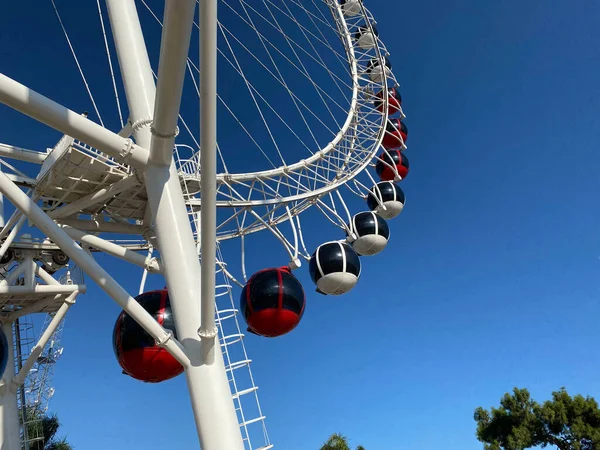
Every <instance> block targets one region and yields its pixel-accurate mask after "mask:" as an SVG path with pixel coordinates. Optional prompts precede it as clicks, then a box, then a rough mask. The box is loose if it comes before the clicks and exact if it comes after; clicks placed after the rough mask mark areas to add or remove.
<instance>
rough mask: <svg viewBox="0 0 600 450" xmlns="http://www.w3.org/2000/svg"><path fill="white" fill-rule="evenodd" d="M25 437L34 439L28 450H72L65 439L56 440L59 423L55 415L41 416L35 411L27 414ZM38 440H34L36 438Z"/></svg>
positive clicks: (32, 410) (28, 411) (29, 410)
mask: <svg viewBox="0 0 600 450" xmlns="http://www.w3.org/2000/svg"><path fill="white" fill-rule="evenodd" d="M26 414H27V422H26V423H27V425H26V426H27V435H28V436H29V438H30V440H31V438H34V439H33V440H32V441H31V442H30V443H29V449H30V450H73V446H71V444H69V443H68V442H67V440H66V438H57V437H56V433H58V429H59V428H60V422H59V421H58V417H57V416H56V414H52V415H46V414H41V413H40V412H39V411H37V410H35V409H28V410H27V412H26ZM38 437H39V439H36V438H38Z"/></svg>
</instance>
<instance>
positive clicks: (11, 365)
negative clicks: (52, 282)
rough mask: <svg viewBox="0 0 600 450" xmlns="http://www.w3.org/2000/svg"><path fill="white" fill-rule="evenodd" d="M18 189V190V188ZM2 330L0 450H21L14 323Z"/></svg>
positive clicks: (6, 324) (5, 323) (8, 324)
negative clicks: (3, 367)
mask: <svg viewBox="0 0 600 450" xmlns="http://www.w3.org/2000/svg"><path fill="white" fill-rule="evenodd" d="M17 189H18V188H17ZM2 330H3V331H4V334H5V335H6V340H7V341H8V348H7V349H6V352H7V353H8V364H7V365H6V370H5V371H4V375H3V376H2V381H1V382H0V445H1V447H0V449H1V450H21V438H20V436H19V408H18V406H17V391H16V389H12V383H11V382H10V381H11V380H12V378H13V377H14V376H15V357H14V354H15V350H14V349H15V343H14V339H13V323H12V322H10V321H8V322H4V323H3V324H2Z"/></svg>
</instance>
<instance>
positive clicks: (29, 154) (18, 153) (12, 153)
mask: <svg viewBox="0 0 600 450" xmlns="http://www.w3.org/2000/svg"><path fill="white" fill-rule="evenodd" d="M46 156H48V153H42V152H36V151H34V150H26V149H24V148H20V147H15V146H14V145H8V144H0V157H2V158H11V159H16V160H18V161H25V162H29V163H33V164H42V163H43V162H44V160H45V159H46Z"/></svg>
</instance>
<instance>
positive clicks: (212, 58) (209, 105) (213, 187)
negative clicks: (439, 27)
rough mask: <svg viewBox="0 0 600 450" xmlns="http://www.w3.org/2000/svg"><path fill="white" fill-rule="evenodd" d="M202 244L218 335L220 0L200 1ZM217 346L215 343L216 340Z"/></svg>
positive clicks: (203, 331)
mask: <svg viewBox="0 0 600 450" xmlns="http://www.w3.org/2000/svg"><path fill="white" fill-rule="evenodd" d="M199 16H200V17H199V19H198V23H199V24H200V139H201V140H200V146H201V153H200V166H201V167H200V177H201V180H200V190H201V192H202V209H201V215H200V245H201V250H202V261H203V262H204V264H203V265H202V278H201V280H202V295H201V307H202V326H201V328H200V335H201V336H202V337H205V338H210V337H211V336H212V337H213V338H214V336H216V334H217V327H216V326H215V264H214V261H216V260H217V0H200V11H199ZM213 345H214V343H213Z"/></svg>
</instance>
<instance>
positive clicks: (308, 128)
mask: <svg viewBox="0 0 600 450" xmlns="http://www.w3.org/2000/svg"><path fill="white" fill-rule="evenodd" d="M244 3H245V2H244V1H243V0H240V5H241V6H242V8H243V9H244V12H245V13H246V16H247V17H248V20H249V21H250V24H251V27H252V29H253V30H254V31H256V34H257V36H258V38H259V40H260V42H261V44H262V46H263V48H264V49H265V51H266V52H267V55H268V56H269V59H270V60H271V63H272V64H273V67H274V68H275V70H276V71H277V74H278V75H279V77H278V78H279V80H280V82H281V83H282V84H283V87H284V88H285V90H286V91H287V93H288V95H289V96H290V98H291V99H292V102H293V103H294V106H295V107H296V110H297V111H298V113H299V114H300V117H301V118H302V121H303V122H304V125H306V129H307V130H308V132H309V133H310V135H311V136H312V138H313V140H314V142H315V144H316V146H317V148H318V147H319V142H318V141H317V138H316V137H315V135H314V133H313V132H312V130H311V127H310V126H309V125H308V122H307V121H306V118H305V117H304V114H303V113H302V110H301V109H300V107H299V106H298V102H297V101H296V99H295V98H294V95H293V93H292V90H291V89H290V88H289V86H288V84H287V83H286V82H285V79H284V77H283V75H282V74H281V71H280V70H279V67H278V66H277V63H276V62H275V60H274V59H273V55H271V52H270V51H269V49H268V48H267V46H266V45H265V39H264V38H263V36H262V35H261V34H260V33H259V32H258V29H257V28H256V25H255V24H254V21H253V20H252V18H251V17H250V14H249V13H248V10H247V9H246V7H245V6H244ZM263 4H265V6H266V3H264V2H263ZM267 10H268V11H269V12H270V13H271V15H272V16H273V13H272V12H271V10H270V9H269V8H268V7H267ZM273 18H274V19H275V17H274V16H273ZM278 25H279V24H278ZM279 28H280V27H279ZM279 31H280V32H281V33H282V34H283V35H284V36H285V34H284V33H283V31H282V30H281V28H280V29H279ZM299 61H300V60H299ZM306 75H308V74H306ZM308 78H309V79H310V75H308Z"/></svg>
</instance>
